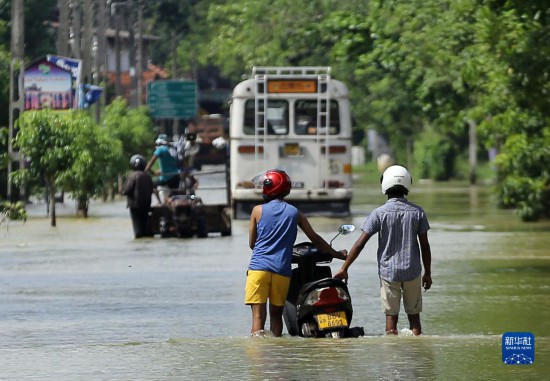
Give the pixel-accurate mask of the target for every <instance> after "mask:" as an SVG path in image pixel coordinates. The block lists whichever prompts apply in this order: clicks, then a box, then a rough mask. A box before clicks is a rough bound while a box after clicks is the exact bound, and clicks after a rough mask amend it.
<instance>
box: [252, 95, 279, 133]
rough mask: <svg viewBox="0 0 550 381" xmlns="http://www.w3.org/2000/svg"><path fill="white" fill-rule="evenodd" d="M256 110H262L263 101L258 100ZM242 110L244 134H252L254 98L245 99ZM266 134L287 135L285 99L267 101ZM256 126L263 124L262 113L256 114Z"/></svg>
mask: <svg viewBox="0 0 550 381" xmlns="http://www.w3.org/2000/svg"><path fill="white" fill-rule="evenodd" d="M258 103H259V105H258V110H261V111H263V110H264V101H263V100H260V101H259V102H258ZM244 107H245V110H244V125H243V132H244V133H245V134H246V135H254V133H255V131H254V125H255V117H254V116H255V114H256V112H255V107H254V99H250V100H247V101H246V103H245V106H244ZM266 115H267V134H268V135H287V134H288V129H289V128H288V125H289V112H288V102H287V101H285V100H272V99H270V100H268V101H267V112H266ZM258 126H264V117H263V114H259V115H258Z"/></svg>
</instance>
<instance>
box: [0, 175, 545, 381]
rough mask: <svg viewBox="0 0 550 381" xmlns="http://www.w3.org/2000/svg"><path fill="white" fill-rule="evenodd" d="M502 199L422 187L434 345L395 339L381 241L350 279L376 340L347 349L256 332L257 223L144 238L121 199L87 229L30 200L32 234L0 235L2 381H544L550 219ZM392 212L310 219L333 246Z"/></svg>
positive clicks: (369, 194)
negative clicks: (528, 346)
mask: <svg viewBox="0 0 550 381" xmlns="http://www.w3.org/2000/svg"><path fill="white" fill-rule="evenodd" d="M489 198H490V194H489V193H488V191H487V189H486V188H482V187H481V188H470V187H467V186H462V185H459V186H456V185H455V186H452V185H449V186H444V187H442V186H431V185H422V184H420V185H418V186H416V188H415V189H414V191H413V192H412V193H411V196H410V197H409V199H410V200H411V201H413V202H417V203H418V204H420V205H422V206H423V207H424V208H425V209H426V211H427V213H428V217H429V219H430V223H431V226H432V229H431V230H430V233H429V237H430V242H431V246H432V252H433V264H432V272H433V281H434V284H433V287H432V289H431V290H429V291H427V292H426V293H425V294H424V312H423V313H422V315H421V316H422V324H423V330H424V335H423V336H421V337H411V336H408V335H407V334H406V330H404V329H405V328H407V325H406V316H405V315H403V316H401V324H400V326H399V329H402V330H403V331H402V334H401V335H399V336H397V337H386V336H384V335H383V331H384V315H383V313H382V311H381V309H380V302H379V298H378V280H377V275H376V259H375V257H376V256H375V253H376V240H371V241H370V242H369V243H368V244H367V246H366V248H365V250H364V252H363V253H362V254H361V256H360V257H359V258H358V259H357V261H356V262H355V263H354V265H353V266H352V268H351V270H350V281H349V287H350V293H351V296H352V299H353V305H354V316H353V322H352V326H356V325H361V326H363V327H364V328H365V332H366V336H365V337H361V338H356V339H343V340H335V339H301V338H297V337H289V336H288V335H287V336H284V337H282V338H270V339H259V338H250V337H248V333H249V330H250V322H251V316H250V310H249V308H248V307H246V306H244V305H243V297H244V281H245V271H246V267H247V264H248V260H249V257H250V250H249V248H248V230H247V229H248V226H247V225H248V223H247V221H233V235H232V236H231V237H210V238H206V239H196V238H195V239H177V238H173V239H172V238H170V239H160V238H154V239H145V240H134V239H133V235H132V230H131V223H130V219H129V216H128V211H127V209H125V206H124V205H125V204H124V202H123V201H122V200H120V201H116V202H109V203H99V202H96V203H92V204H91V207H90V218H88V219H79V218H75V217H73V214H74V205H73V204H72V203H71V202H69V201H66V202H65V203H64V204H59V205H58V210H57V212H58V216H59V217H58V221H57V227H56V228H51V227H50V226H49V219H48V218H47V217H46V215H45V213H46V209H45V207H44V205H42V204H35V205H30V206H29V212H30V214H31V218H30V219H29V220H28V221H27V222H26V223H24V224H22V223H19V222H11V223H10V224H9V226H6V225H2V226H0V338H1V340H0V359H1V367H0V379H2V380H331V381H332V380H533V379H537V378H539V379H547V377H548V374H550V319H548V314H549V313H550V299H549V298H548V295H549V292H550V277H549V272H550V251H549V249H548V248H549V247H550V234H548V232H549V231H550V223H548V222H541V223H535V224H523V223H521V222H520V221H519V219H518V218H517V217H516V216H515V215H513V213H512V212H510V211H502V210H497V209H495V208H494V207H492V206H491V204H490V202H489ZM383 201H384V199H383V196H382V195H381V193H380V192H379V191H378V189H372V190H370V189H367V190H358V191H357V194H356V198H355V202H354V206H353V212H354V213H353V217H351V218H349V219H347V220H341V219H326V218H312V219H311V220H310V221H311V223H312V225H313V226H314V228H315V229H316V230H317V231H318V232H319V233H320V234H321V235H323V237H325V238H326V239H327V240H330V239H331V238H332V237H333V235H334V234H335V232H336V230H337V228H338V226H339V225H340V224H342V223H348V222H353V223H354V224H356V225H357V226H359V225H360V224H361V222H362V221H363V219H364V216H365V214H366V213H367V212H368V211H369V210H371V209H372V208H373V207H375V206H377V205H378V204H380V203H382V202H383ZM358 234H359V232H358V231H356V232H354V233H353V234H351V235H349V236H343V237H342V236H341V237H338V238H337V239H336V240H335V241H334V246H335V247H337V248H347V249H349V248H350V247H351V245H352V244H353V242H354V240H355V239H356V238H357V236H358ZM303 239H304V236H303V235H301V234H300V237H299V240H303ZM332 267H333V269H337V268H338V267H339V263H336V261H335V262H334V263H333V264H332ZM505 332H531V333H533V334H534V336H535V362H534V363H533V364H532V365H505V364H503V362H502V348H501V337H502V335H503V333H505Z"/></svg>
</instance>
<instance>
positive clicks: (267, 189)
mask: <svg viewBox="0 0 550 381" xmlns="http://www.w3.org/2000/svg"><path fill="white" fill-rule="evenodd" d="M263 186H264V187H263V193H264V195H266V196H269V197H285V196H287V195H288V194H289V193H290V188H291V187H292V185H291V183H290V177H288V175H287V174H286V172H285V171H282V170H280V169H270V170H269V171H267V172H266V173H265V177H264V183H263Z"/></svg>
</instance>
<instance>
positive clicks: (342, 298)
mask: <svg viewBox="0 0 550 381" xmlns="http://www.w3.org/2000/svg"><path fill="white" fill-rule="evenodd" d="M348 300H349V294H348V293H347V292H346V291H345V290H344V289H343V288H340V287H325V288H320V289H318V290H313V291H312V292H311V293H310V294H309V295H308V297H307V298H306V300H305V301H304V305H305V306H314V307H320V306H326V305H334V304H341V303H344V302H346V301H348Z"/></svg>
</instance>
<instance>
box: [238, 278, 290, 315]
mask: <svg viewBox="0 0 550 381" xmlns="http://www.w3.org/2000/svg"><path fill="white" fill-rule="evenodd" d="M289 286H290V277H287V276H283V275H279V274H275V273H272V272H269V271H258V270H248V272H247V276H246V295H245V298H244V302H245V304H265V303H267V299H269V303H270V304H272V305H274V306H279V307H282V306H284V305H285V301H286V296H287V294H288V288H289Z"/></svg>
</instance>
